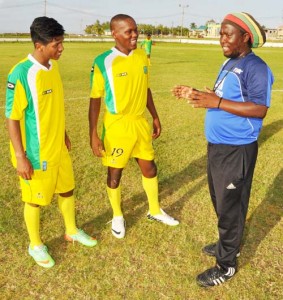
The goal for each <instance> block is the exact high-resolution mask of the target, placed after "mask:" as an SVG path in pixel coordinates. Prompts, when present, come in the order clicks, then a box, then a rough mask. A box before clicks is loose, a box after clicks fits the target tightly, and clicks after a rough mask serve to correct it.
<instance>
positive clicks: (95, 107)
mask: <svg viewBox="0 0 283 300" xmlns="http://www.w3.org/2000/svg"><path fill="white" fill-rule="evenodd" d="M100 107H101V98H95V99H94V98H90V102H89V112H88V120H89V138H90V147H91V149H92V152H93V154H94V155H96V156H98V157H102V156H103V155H102V152H103V151H104V147H103V143H102V141H101V140H100V138H99V137H98V134H97V124H98V119H99V113H100Z"/></svg>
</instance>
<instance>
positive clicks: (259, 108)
mask: <svg viewBox="0 0 283 300" xmlns="http://www.w3.org/2000/svg"><path fill="white" fill-rule="evenodd" d="M188 99H189V101H188V102H189V103H190V104H192V106H193V107H195V108H219V109H222V110H224V111H226V112H228V113H231V114H234V115H237V116H240V117H247V118H260V119H263V118H264V117H265V116H266V113H267V109H268V108H267V106H265V105H258V104H255V103H254V102H251V101H247V102H235V101H231V100H229V99H222V98H220V97H219V96H217V95H216V94H215V93H214V92H213V91H211V90H209V89H206V92H201V91H196V90H193V91H192V92H191V96H190V98H188Z"/></svg>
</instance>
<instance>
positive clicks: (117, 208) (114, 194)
mask: <svg viewBox="0 0 283 300" xmlns="http://www.w3.org/2000/svg"><path fill="white" fill-rule="evenodd" d="M106 190H107V194H108V198H109V200H110V204H111V207H112V209H113V217H118V216H123V213H122V210H121V187H120V185H119V186H118V187H117V188H116V189H111V188H110V187H108V186H107V187H106Z"/></svg>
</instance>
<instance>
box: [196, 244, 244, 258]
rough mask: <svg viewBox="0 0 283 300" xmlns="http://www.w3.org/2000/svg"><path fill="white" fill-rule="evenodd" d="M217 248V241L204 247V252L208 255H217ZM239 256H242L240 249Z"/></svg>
mask: <svg viewBox="0 0 283 300" xmlns="http://www.w3.org/2000/svg"><path fill="white" fill-rule="evenodd" d="M215 248H216V243H212V244H208V245H206V246H205V247H203V248H202V252H203V253H204V254H206V255H209V256H214V257H215ZM239 256H240V251H239V252H238V253H237V255H236V257H239Z"/></svg>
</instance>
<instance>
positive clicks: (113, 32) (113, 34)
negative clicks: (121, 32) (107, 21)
mask: <svg viewBox="0 0 283 300" xmlns="http://www.w3.org/2000/svg"><path fill="white" fill-rule="evenodd" d="M111 35H112V36H113V38H114V39H116V33H115V30H112V31H111Z"/></svg>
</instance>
